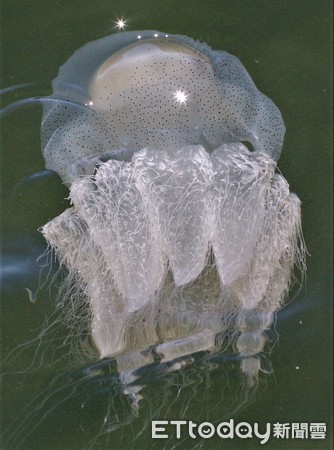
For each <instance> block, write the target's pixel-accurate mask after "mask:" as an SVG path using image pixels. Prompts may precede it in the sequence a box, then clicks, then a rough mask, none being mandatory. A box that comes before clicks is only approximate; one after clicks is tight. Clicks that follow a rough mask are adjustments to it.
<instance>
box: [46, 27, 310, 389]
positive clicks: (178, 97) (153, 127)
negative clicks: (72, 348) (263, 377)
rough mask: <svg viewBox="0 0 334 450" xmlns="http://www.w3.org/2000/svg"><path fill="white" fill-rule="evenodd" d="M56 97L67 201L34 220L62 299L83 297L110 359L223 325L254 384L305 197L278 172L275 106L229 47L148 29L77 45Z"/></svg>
mask: <svg viewBox="0 0 334 450" xmlns="http://www.w3.org/2000/svg"><path fill="white" fill-rule="evenodd" d="M51 99H52V101H47V102H45V104H44V107H43V108H44V113H43V121H42V131H41V134H42V147H43V155H44V157H45V160H46V168H47V169H49V170H54V171H56V172H58V174H59V175H60V176H61V178H62V179H63V181H64V183H66V184H67V185H68V186H69V188H70V199H71V202H72V205H73V206H72V207H71V208H69V209H67V210H66V211H64V213H62V214H61V215H60V216H58V217H56V218H55V219H53V220H51V221H50V222H48V223H47V224H46V225H45V226H44V227H43V228H42V233H43V234H44V236H45V238H46V240H47V241H48V243H49V244H50V246H51V247H52V248H53V249H54V250H55V252H56V254H57V256H58V259H59V261H60V262H61V263H62V264H63V265H65V266H66V268H67V270H68V279H67V286H69V288H68V296H66V295H65V296H63V300H62V302H61V303H62V305H65V304H66V301H67V297H69V296H70V297H71V301H72V302H73V301H76V302H77V303H78V304H80V303H81V302H83V301H85V302H86V303H87V305H88V309H89V321H90V322H89V330H90V333H91V335H92V338H93V340H94V343H95V346H96V347H97V349H98V351H99V353H100V357H101V358H103V357H116V359H117V361H118V365H119V369H120V371H127V370H130V369H131V368H132V369H135V368H138V367H140V366H144V365H147V364H150V363H152V362H153V361H156V358H157V355H159V357H158V358H159V360H160V361H171V360H173V359H177V358H179V357H184V356H186V355H190V354H192V353H195V352H200V351H210V352H214V351H218V346H217V339H216V337H217V335H218V334H219V333H220V334H225V335H226V336H227V335H229V336H232V338H231V339H230V340H229V344H230V345H231V347H232V348H233V349H234V351H236V352H238V353H239V355H240V356H241V368H242V371H243V373H244V374H245V376H246V378H247V380H248V383H249V385H253V384H254V382H255V381H256V379H257V376H258V372H259V370H261V362H260V359H259V358H258V356H257V355H258V354H259V353H260V352H261V351H263V349H264V346H265V343H266V330H267V329H268V328H269V327H270V326H271V324H272V321H273V314H274V313H275V311H276V310H277V309H278V308H279V307H280V306H281V304H282V302H283V300H284V298H285V296H286V294H287V292H288V289H289V286H290V283H291V278H292V272H293V267H294V265H295V264H296V265H297V266H299V268H300V269H301V270H302V271H303V270H304V246H303V240H302V235H301V225H300V201H299V200H298V198H297V196H295V195H294V194H290V192H289V186H288V183H287V182H286V180H285V179H284V178H283V177H282V176H281V175H279V174H277V173H276V172H275V168H276V162H277V160H278V158H279V155H280V152H281V149H282V145H283V138H284V132H285V127H284V123H283V120H282V117H281V114H280V112H279V110H278V108H277V107H276V106H275V104H274V103H273V102H272V101H271V100H270V99H269V98H268V97H266V96H265V95H264V94H262V93H261V92H260V91H259V90H258V89H257V88H256V86H255V85H254V83H253V81H252V79H251V78H250V76H249V74H248V73H247V71H246V70H245V68H244V67H243V65H242V64H241V62H240V61H239V60H238V59H237V58H236V57H234V56H232V55H230V54H228V53H226V52H223V51H214V50H212V49H211V48H210V47H209V46H207V45H206V44H201V43H198V42H197V41H194V40H192V39H190V38H188V37H186V36H178V35H165V34H163V33H160V32H154V31H145V32H140V33H138V32H122V33H119V34H114V35H111V36H108V37H105V38H102V39H99V40H97V41H94V42H91V43H89V44H87V45H85V46H84V47H82V48H81V49H79V50H77V51H76V52H75V53H74V54H73V55H72V56H71V57H70V59H69V60H68V61H67V62H66V63H65V64H64V65H63V66H62V67H61V69H60V71H59V74H58V76H57V78H56V79H55V80H54V81H53V94H52V96H51ZM245 143H249V145H250V148H251V149H249V148H248V147H247V146H246V145H245ZM73 284H74V286H75V289H74V291H73ZM65 286H66V284H65ZM65 292H66V289H65ZM73 292H74V293H73ZM62 293H64V290H63V291H62ZM73 299H74V300H73ZM72 320H73V316H72ZM144 349H146V351H144ZM148 349H149V351H148ZM220 350H222V349H221V348H220ZM130 361H131V363H130ZM130 378H131V377H130Z"/></svg>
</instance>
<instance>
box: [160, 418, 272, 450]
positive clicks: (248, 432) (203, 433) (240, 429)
mask: <svg viewBox="0 0 334 450" xmlns="http://www.w3.org/2000/svg"><path fill="white" fill-rule="evenodd" d="M173 432H174V433H175V436H176V438H177V439H180V438H181V437H182V436H187V435H188V436H190V437H191V438H193V439H197V438H203V439H209V438H212V437H213V436H214V435H215V434H216V435H217V436H219V437H220V438H221V439H234V438H235V437H236V438H240V439H247V438H253V437H256V438H258V439H260V443H261V444H265V443H266V442H268V440H269V438H270V433H271V426H270V423H267V424H266V425H265V430H264V432H263V433H261V432H260V430H259V424H258V423H254V424H253V425H251V424H249V423H248V422H239V423H238V424H235V423H234V420H233V419H231V420H229V421H228V422H221V423H219V424H218V425H214V424H212V423H211V422H202V423H199V424H198V423H196V422H193V421H192V420H190V421H186V420H171V421H168V420H153V421H152V439H168V438H169V437H170V434H171V433H173Z"/></svg>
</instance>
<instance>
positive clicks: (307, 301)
mask: <svg viewBox="0 0 334 450" xmlns="http://www.w3.org/2000/svg"><path fill="white" fill-rule="evenodd" d="M117 17H124V18H126V19H127V20H128V29H130V30H135V29H158V30H162V31H166V32H168V33H178V34H186V35H188V36H191V37H193V38H196V39H199V40H200V41H203V42H206V43H208V44H209V45H210V46H212V47H213V48H215V49H224V50H226V51H228V52H230V53H232V54H234V55H236V56H238V57H239V58H240V59H241V61H242V62H243V64H244V65H245V67H246V68H247V70H248V71H249V72H250V74H251V76H252V78H253V80H254V81H255V82H256V84H257V86H258V87H259V89H260V90H261V91H262V92H264V93H265V94H266V95H268V96H269V97H270V98H272V99H273V100H274V101H275V103H276V104H277V105H278V107H279V108H280V110H281V112H282V114H283V117H284V120H285V124H286V128H287V133H286V140H285V145H284V149H283V153H282V157H281V160H280V162H279V167H280V169H281V170H282V173H283V174H284V176H285V177H286V179H287V180H288V181H289V183H290V187H291V190H292V191H294V192H296V193H297V194H298V196H299V197H300V198H301V200H302V202H303V209H302V213H303V230H304V236H305V241H306V244H307V247H308V251H309V253H310V257H309V258H308V272H307V280H306V286H304V287H303V289H302V291H301V293H300V294H299V295H298V297H297V298H296V299H295V300H294V302H293V303H291V304H290V305H289V306H288V307H287V308H285V309H284V310H283V311H282V313H280V314H279V316H278V321H277V324H276V329H277V332H278V333H279V336H280V338H279V341H278V343H277V344H276V345H275V347H274V351H273V353H272V356H271V361H272V364H273V368H274V373H273V374H272V375H271V376H268V377H266V388H261V389H260V393H259V396H258V398H257V399H256V400H255V401H254V402H252V403H251V404H249V405H248V406H246V407H245V408H244V409H243V410H242V411H241V412H240V414H239V416H238V417H237V421H247V422H249V423H254V422H260V423H265V422H270V423H275V422H281V423H290V424H291V423H293V422H297V423H300V422H303V423H310V422H325V423H327V430H328V435H330V434H331V421H332V412H331V402H332V400H331V399H332V355H333V350H332V338H331V331H332V319H331V311H332V266H331V263H332V224H331V217H332V206H331V205H332V100H331V99H332V78H331V63H332V61H331V59H332V44H331V23H332V19H331V8H330V2H329V1H325V0H320V1H317V0H295V1H293V2H291V1H285V0H282V1H279V0H276V1H268V0H229V1H225V0H208V1H198V0H193V1H189V0H184V1H171V0H166V1H163V2H162V1H152V0H145V1H140V2H138V1H137V2H134V1H130V0H123V1H113V2H111V1H97V2H92V1H83V0H77V1H64V0H59V1H52V2H45V1H41V0H34V1H23V0H4V1H3V5H2V12H1V19H2V31H1V39H2V87H3V88H7V87H10V86H13V85H19V84H22V83H23V84H25V83H36V84H35V85H31V86H26V87H23V88H22V89H19V90H15V91H10V92H8V93H7V94H5V95H4V100H3V105H7V104H9V103H11V102H13V101H15V100H19V99H21V98H26V97H29V96H34V95H45V94H48V93H49V92H50V81H51V80H52V78H54V77H55V76H56V74H57V70H58V68H59V66H60V65H62V64H63V63H64V62H65V60H66V59H67V58H68V57H69V56H70V55H71V54H72V53H73V52H74V50H76V49H77V48H79V47H80V46H82V45H83V44H84V43H86V42H88V41H91V40H94V39H97V38H99V37H103V36H105V35H107V34H110V33H111V32H113V31H114V28H113V27H114V21H115V20H116V18H117ZM40 119H41V114H40V111H39V109H38V108H36V107H32V108H22V109H20V110H17V111H15V112H12V113H10V114H8V115H7V116H6V117H5V118H4V119H3V121H2V142H1V154H2V160H1V163H2V167H1V177H2V178H1V182H2V213H1V220H2V235H3V252H2V255H3V262H4V264H3V267H4V269H3V275H4V282H3V286H2V297H1V331H2V347H1V351H2V359H3V358H4V357H5V355H7V354H8V353H9V352H10V351H11V350H12V349H13V348H15V347H16V346H17V345H19V344H21V343H22V342H25V343H26V342H29V340H31V339H33V338H34V336H36V334H37V330H38V328H39V327H40V326H41V324H42V323H43V322H44V318H45V313H46V312H47V311H48V310H49V302H50V300H49V298H50V295H51V297H52V296H54V292H53V291H51V293H49V292H48V291H47V289H45V290H44V291H43V292H42V294H41V296H40V297H38V298H37V301H36V302H35V303H32V302H31V301H29V296H28V294H27V292H26V290H25V289H24V288H25V287H28V288H29V289H31V290H35V289H36V287H37V285H38V270H37V268H36V265H35V263H34V260H35V258H36V257H37V256H38V255H39V254H40V253H41V252H42V251H43V250H44V243H43V240H42V239H41V237H40V236H39V233H38V232H37V231H36V230H37V228H38V227H39V226H41V225H42V224H44V223H45V222H46V221H48V220H49V219H51V218H52V217H54V216H56V215H57V214H59V213H60V212H61V211H62V210H63V209H64V208H65V207H66V206H67V203H66V201H65V200H64V197H65V196H66V195H67V192H66V189H65V188H64V187H63V186H61V184H60V182H59V180H58V179H53V178H52V179H47V180H45V179H44V178H39V179H37V180H35V181H33V182H29V183H24V184H22V180H23V179H24V177H26V176H30V175H32V174H34V173H37V172H39V171H41V170H43V168H44V162H43V158H42V156H41V154H40V143H39V127H40ZM67 350H68V349H67V348H66V346H64V348H63V350H61V351H60V354H59V353H57V358H54V359H57V360H58V363H57V364H56V365H50V366H49V364H48V363H49V362H51V361H52V359H53V358H52V357H51V356H50V355H52V350H51V351H50V349H48V351H46V352H45V353H44V354H45V355H49V356H45V358H50V361H49V360H43V361H42V363H41V364H39V363H38V362H37V363H36V362H35V363H34V369H35V370H34V371H33V372H31V370H27V369H28V368H29V367H30V366H31V361H32V359H33V356H34V354H35V353H34V351H35V348H34V346H32V349H31V350H29V348H28V350H27V348H26V347H25V350H24V351H23V352H22V353H20V352H18V350H16V352H15V355H16V359H15V360H12V362H11V364H10V368H11V369H10V370H11V371H12V374H11V375H10V376H8V375H7V376H5V377H4V378H3V382H2V391H1V402H2V405H1V414H2V416H1V424H2V425H1V428H2V431H3V430H4V429H5V428H7V427H8V426H9V425H10V424H11V423H12V422H13V421H14V419H15V418H16V417H17V416H18V415H19V413H20V412H21V411H22V410H23V409H24V407H25V406H26V405H29V402H30V401H32V400H33V399H34V398H35V397H36V395H38V393H39V392H42V391H43V390H44V389H46V388H47V386H48V385H50V383H52V380H54V379H55V377H56V375H57V373H62V371H63V370H64V368H65V367H66V368H68V362H66V361H64V360H62V359H61V356H63V355H66V352H67ZM17 355H19V356H17ZM54 359H53V360H54ZM79 366H80V365H79ZM73 367H75V366H73ZM22 371H23V372H22ZM71 376H73V377H74V375H73V373H72V375H71ZM201 377H203V378H205V370H204V371H203V373H201ZM184 380H185V381H187V376H186V375H185V377H184V378H182V377H180V378H179V379H178V378H177V377H175V378H174V382H175V383H176V384H177V383H179V386H176V387H175V386H172V387H171V388H170V391H168V390H167V391H168V393H167V391H166V395H167V396H168V395H170V396H171V397H170V398H171V400H170V402H171V406H170V409H168V408H167V409H163V410H162V412H161V414H164V415H166V414H167V412H168V419H169V420H173V419H174V420H178V419H179V417H180V416H179V415H178V414H181V411H182V409H183V408H184V405H185V403H187V401H188V399H190V398H191V399H192V400H191V402H190V407H189V413H188V420H191V419H192V420H194V421H196V420H200V421H204V420H209V421H210V420H211V421H214V420H215V421H219V419H220V418H223V417H224V418H226V417H225V415H226V411H227V410H228V409H229V403H230V402H231V401H233V397H234V400H235V398H236V396H238V395H240V396H241V393H238V392H236V391H233V389H232V391H233V393H232V394H231V393H230V394H228V393H226V395H225V392H226V390H227V389H226V384H225V383H226V378H225V376H222V375H221V374H220V373H219V372H217V373H216V374H213V376H212V379H211V381H208V382H203V380H202V379H201V381H199V382H198V384H196V385H195V387H192V388H189V386H188V388H186V389H184V392H185V393H183V394H182V395H183V397H182V395H180V394H179V393H180V392H182V389H181V387H182V386H183V385H184ZM62 383H63V384H64V382H63V381H62V380H60V381H59V380H58V384H59V386H62V385H63V384H62ZM58 384H57V383H56V386H54V387H55V389H54V390H52V389H51V391H48V394H47V395H44V397H43V396H42V397H40V398H37V399H36V398H35V400H33V402H32V403H31V405H30V406H28V409H27V410H26V412H25V413H24V414H25V415H27V416H29V415H30V413H33V412H36V410H38V408H39V405H41V404H42V403H43V401H45V397H47V396H49V398H48V401H49V402H50V405H57V408H55V409H56V410H57V412H56V413H55V414H53V415H52V414H50V415H48V416H45V417H43V420H44V422H45V423H46V425H45V424H44V425H43V423H42V424H41V426H39V425H40V424H39V419H38V417H40V416H38V414H37V415H36V416H34V415H33V416H32V420H33V422H32V423H29V425H28V427H27V428H24V433H26V434H27V439H26V440H23V442H22V445H21V448H23V449H25V450H28V449H31V450H35V449H44V450H53V449H69V450H70V449H79V448H84V447H85V446H87V445H88V443H89V442H91V444H90V447H88V448H112V449H118V448H136V449H144V448H164V447H165V448H175V447H176V448H197V447H198V448H205V449H206V448H230V449H239V448H270V449H282V450H283V449H284V450H285V449H289V450H290V449H292V450H294V449H314V448H319V449H330V448H331V445H332V444H331V436H328V437H327V439H325V440H317V441H311V440H296V439H295V440H291V439H281V440H278V439H271V440H270V441H269V443H267V444H265V445H264V446H262V445H261V444H260V443H259V440H258V439H256V438H253V439H244V440H243V439H237V438H236V439H234V440H224V441H222V440H219V439H215V438H212V439H202V440H201V439H199V440H196V441H194V440H192V439H191V438H186V439H181V440H177V439H176V438H173V439H171V440H167V441H166V442H165V441H162V440H161V441H160V440H159V441H153V440H152V439H150V436H149V435H148V434H147V433H146V434H145V433H143V434H142V435H140V436H139V437H137V438H136V440H135V441H133V436H137V435H138V433H139V432H140V430H141V427H142V426H143V423H144V422H145V420H148V417H147V414H149V413H150V411H152V408H156V409H157V408H158V407H159V405H153V406H152V405H149V403H150V401H149V399H150V398H152V399H155V392H156V391H157V390H158V389H160V388H161V384H162V381H161V380H160V379H156V380H155V382H153V383H152V384H151V385H150V384H148V387H146V388H145V389H146V391H145V392H146V394H145V395H146V399H148V400H145V402H144V405H143V407H142V409H141V410H140V414H139V418H138V419H136V420H134V421H133V423H131V424H130V425H128V426H125V427H122V428H121V429H118V430H115V431H114V432H112V433H111V434H110V435H109V438H108V439H107V438H105V439H103V437H102V439H100V440H99V441H97V442H96V443H94V440H93V438H94V436H96V435H97V430H98V428H96V425H95V427H94V426H93V425H90V424H94V423H95V424H96V423H100V422H99V421H101V420H103V417H104V414H105V412H104V411H105V408H107V406H108V401H106V400H105V398H104V397H105V395H107V394H103V395H102V396H101V395H96V398H95V400H94V401H93V402H91V403H90V406H89V408H86V409H85V408H84V412H83V413H80V411H79V409H80V408H79V406H78V405H81V404H82V402H81V403H80V398H81V397H80V396H84V394H83V391H82V392H81V391H80V387H79V386H76V387H75V388H74V389H75V390H77V393H78V398H79V400H78V401H67V400H66V398H71V395H70V393H69V391H66V392H65V393H64V392H61V393H60V394H59V397H57V395H55V394H54V392H55V390H56V387H57V386H58ZM230 384H231V385H233V379H232V380H230ZM102 387H103V386H102V385H101V382H100V384H99V386H96V385H94V386H91V388H92V392H98V389H102ZM50 392H53V394H50ZM103 392H105V391H103ZM54 395H55V397H53V396H54ZM61 395H63V397H61ZM109 395H110V393H109ZM115 395H116V394H115ZM66 396H67V397H66ZM85 398H86V397H85ZM43 399H44V400H43ZM173 399H174V401H172V400H173ZM117 401H118V400H117ZM117 401H116V400H115V402H116V403H117ZM152 401H153V400H152ZM62 404H63V405H64V407H62ZM109 404H110V402H109ZM127 407H128V405H124V404H116V409H118V411H120V415H122V414H124V417H126V412H124V411H126V410H127ZM204 410H205V411H206V412H205V413H203V411H204ZM122 411H123V413H122ZM41 414H42V416H43V414H44V412H43V411H42V413H41ZM145 414H146V418H145ZM101 417H102V419H101ZM158 417H159V416H158ZM160 418H161V419H164V418H165V417H163V416H161V417H160ZM42 422H43V421H42ZM35 427H36V430H35V429H34V428H35ZM131 430H132V431H131ZM30 432H31V434H30ZM28 435H29V436H28ZM19 441H21V439H20V440H19Z"/></svg>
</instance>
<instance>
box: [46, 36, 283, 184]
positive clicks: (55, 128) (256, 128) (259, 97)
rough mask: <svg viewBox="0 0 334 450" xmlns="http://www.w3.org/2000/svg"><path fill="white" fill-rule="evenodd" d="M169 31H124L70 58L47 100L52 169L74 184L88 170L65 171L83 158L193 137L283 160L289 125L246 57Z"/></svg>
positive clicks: (207, 144)
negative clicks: (240, 145) (257, 81)
mask: <svg viewBox="0 0 334 450" xmlns="http://www.w3.org/2000/svg"><path fill="white" fill-rule="evenodd" d="M139 35H140V36H141V38H140V39H138V36H139ZM154 36H156V37H154ZM167 36H168V37H166V35H165V34H163V33H158V32H154V31H147V32H143V33H142V32H141V33H140V34H139V33H138V32H124V33H120V34H115V35H111V36H108V37H105V38H102V39H99V40H97V41H94V42H92V43H89V44H87V45H85V46H84V47H82V48H81V49H79V50H77V51H76V52H75V53H74V55H73V56H71V58H70V59H69V60H68V61H67V62H66V63H65V64H64V65H63V66H62V68H61V69H60V71H59V74H58V76H57V78H56V79H55V80H54V81H53V95H52V99H53V102H49V103H47V104H46V105H45V107H44V118H43V124H42V145H43V152H44V156H45V159H46V165H47V168H49V169H51V170H56V171H57V172H59V173H61V175H62V177H63V179H64V181H65V182H67V183H71V181H73V179H74V178H75V177H76V176H78V175H80V171H79V172H78V173H77V174H73V175H70V174H67V173H66V168H67V167H68V166H69V165H70V164H71V163H76V162H77V161H78V160H80V159H81V158H83V157H85V156H92V155H99V154H104V153H108V152H110V153H111V152H113V151H114V152H116V153H117V151H118V149H120V148H127V149H130V151H131V150H132V151H138V150H140V149H143V148H145V147H148V146H151V147H153V148H156V149H159V150H168V149H172V148H180V147H182V146H187V145H192V144H193V145H195V144H201V145H203V146H204V148H205V149H206V150H207V151H209V152H210V151H212V150H213V149H215V148H217V147H218V146H219V145H220V144H222V143H233V142H243V141H246V142H249V143H250V144H251V146H252V147H253V148H254V149H255V151H261V150H263V151H266V152H267V153H268V154H269V155H270V156H272V157H273V159H274V160H277V159H278V157H279V154H280V151H281V148H282V144H283V137H284V132H285V127H284V123H283V120H282V118H281V115H280V112H279V110H278V108H277V107H276V106H275V105H274V104H273V102H272V101H271V100H270V99H268V98H267V97H266V96H265V95H263V94H262V93H260V92H259V91H258V89H257V88H256V86H255V85H254V83H253V81H252V80H251V78H250V76H249V75H248V73H247V72H246V70H245V69H244V67H243V66H242V64H241V63H240V61H239V60H238V59H237V58H235V57H234V56H232V55H229V54H228V53H226V52H222V51H212V50H211V48H210V47H208V46H207V45H205V44H200V43H198V42H195V41H194V40H192V39H190V38H187V37H185V36H172V35H167ZM57 100H58V103H57ZM64 100H68V104H64ZM82 106H85V108H82ZM68 133H69V136H68ZM73 133H75V135H73ZM71 136H73V138H71ZM69 141H71V145H70V144H69ZM55 149H58V151H57V150H55Z"/></svg>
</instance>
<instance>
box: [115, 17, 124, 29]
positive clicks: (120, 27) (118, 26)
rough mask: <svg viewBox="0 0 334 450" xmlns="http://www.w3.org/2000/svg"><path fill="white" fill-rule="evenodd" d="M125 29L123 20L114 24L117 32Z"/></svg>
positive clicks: (118, 20)
mask: <svg viewBox="0 0 334 450" xmlns="http://www.w3.org/2000/svg"><path fill="white" fill-rule="evenodd" d="M125 27H126V20H124V19H117V20H116V22H115V28H117V29H118V30H125Z"/></svg>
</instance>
